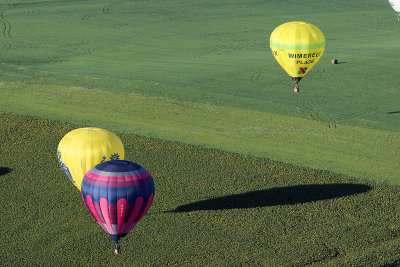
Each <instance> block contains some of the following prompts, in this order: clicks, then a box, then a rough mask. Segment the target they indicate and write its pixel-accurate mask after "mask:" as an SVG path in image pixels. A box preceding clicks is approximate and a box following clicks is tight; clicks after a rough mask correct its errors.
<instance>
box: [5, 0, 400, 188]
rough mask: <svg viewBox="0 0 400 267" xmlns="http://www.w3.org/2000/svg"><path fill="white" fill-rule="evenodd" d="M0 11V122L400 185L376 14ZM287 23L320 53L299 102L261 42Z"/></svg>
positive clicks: (183, 7)
mask: <svg viewBox="0 0 400 267" xmlns="http://www.w3.org/2000/svg"><path fill="white" fill-rule="evenodd" d="M0 6H1V13H0V14H1V16H0V19H1V22H2V23H1V24H0V29H1V30H2V31H1V32H2V34H0V80H1V83H0V88H1V91H2V95H3V97H1V98H0V110H1V111H4V112H14V113H21V114H26V115H34V116H40V117H42V118H52V119H55V120H59V121H64V122H72V123H78V124H80V123H87V124H90V125H94V126H97V127H107V128H110V129H114V130H118V131H124V132H127V133H136V134H139V135H143V136H152V137H156V138H161V139H167V140H173V141H177V142H184V143H187V144H195V145H201V146H205V147H213V148H218V149H223V150H225V151H230V152H237V153H241V154H248V155H253V156H258V157H264V158H269V159H272V160H278V161H283V162H287V163H291V164H295V165H299V166H307V167H312V168H318V169H325V170H330V171H334V172H339V173H345V174H348V175H352V176H359V177H363V178H366V179H375V180H377V181H386V182H388V183H393V184H399V183H400V179H399V178H400V176H399V172H398V171H397V170H398V168H399V166H400V164H399V162H400V155H399V153H398V149H399V143H400V142H399V129H400V128H399V127H400V123H398V122H399V116H400V112H399V111H400V107H399V101H398V99H399V96H400V90H399V89H400V87H399V83H398V73H399V72H400V66H399V64H397V57H396V56H395V55H398V54H399V52H400V46H399V41H400V37H399V36H400V35H399V33H400V27H399V23H397V21H396V20H395V17H394V14H393V10H392V9H391V7H390V6H389V5H388V3H386V1H373V0H368V1H355V2H354V1H353V2H351V3H350V2H348V1H344V0H335V1H334V0H324V1H321V0H307V1H302V2H298V1H268V2H263V1H259V0H251V1H246V2H245V3H243V1H218V2H215V1H189V0H187V1H178V2H174V1H146V2H142V1H21V2H20V3H19V2H16V1H12V2H10V1H1V5H0ZM365 6H368V10H365V8H364V7H365ZM294 10H295V12H294ZM292 20H304V21H307V22H310V23H313V24H315V25H317V26H318V27H319V28H320V29H321V30H322V32H323V33H324V34H325V38H326V43H327V45H326V50H325V53H324V55H323V57H322V59H321V60H320V62H318V64H317V65H316V66H315V67H314V69H313V70H311V71H310V73H309V74H308V75H307V76H306V77H305V78H304V79H303V80H302V81H301V83H300V90H301V91H300V93H299V94H294V93H293V85H292V82H291V80H290V78H289V77H288V76H287V75H286V73H285V72H284V71H283V70H282V69H281V67H280V66H279V65H278V63H277V62H275V60H274V58H273V57H272V56H271V54H270V52H269V43H268V42H269V35H270V33H271V32H272V30H273V29H274V28H275V27H276V26H278V25H280V24H281V23H284V22H287V21H292ZM1 27H2V28H1ZM331 58H337V59H338V60H339V63H340V64H338V65H332V64H331V63H330V60H331Z"/></svg>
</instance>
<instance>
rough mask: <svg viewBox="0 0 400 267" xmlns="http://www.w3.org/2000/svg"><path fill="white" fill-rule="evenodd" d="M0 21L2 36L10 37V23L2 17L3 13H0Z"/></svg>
mask: <svg viewBox="0 0 400 267" xmlns="http://www.w3.org/2000/svg"><path fill="white" fill-rule="evenodd" d="M0 21H1V23H2V25H3V30H2V34H3V37H4V38H6V39H11V23H10V22H9V21H8V20H6V19H5V18H4V14H0Z"/></svg>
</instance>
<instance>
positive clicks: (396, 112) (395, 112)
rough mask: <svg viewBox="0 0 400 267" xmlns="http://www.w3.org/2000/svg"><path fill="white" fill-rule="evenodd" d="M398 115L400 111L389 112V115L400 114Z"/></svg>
mask: <svg viewBox="0 0 400 267" xmlns="http://www.w3.org/2000/svg"><path fill="white" fill-rule="evenodd" d="M398 113H400V110H397V111H390V112H388V113H387V114H398Z"/></svg>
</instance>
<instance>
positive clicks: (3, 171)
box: [0, 167, 12, 176]
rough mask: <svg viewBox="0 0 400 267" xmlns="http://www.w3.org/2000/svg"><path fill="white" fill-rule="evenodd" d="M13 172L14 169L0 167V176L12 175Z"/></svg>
mask: <svg viewBox="0 0 400 267" xmlns="http://www.w3.org/2000/svg"><path fill="white" fill-rule="evenodd" d="M11 171H12V169H10V168H7V167H0V176H1V175H6V174H8V173H10V172H11Z"/></svg>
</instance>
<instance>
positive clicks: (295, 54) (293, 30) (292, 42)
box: [270, 21, 325, 92]
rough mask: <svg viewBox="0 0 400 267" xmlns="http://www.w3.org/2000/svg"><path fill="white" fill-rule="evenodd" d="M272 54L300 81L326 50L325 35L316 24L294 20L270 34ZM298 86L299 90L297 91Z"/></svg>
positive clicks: (290, 74) (295, 80) (291, 75)
mask: <svg viewBox="0 0 400 267" xmlns="http://www.w3.org/2000/svg"><path fill="white" fill-rule="evenodd" d="M270 47H271V51H272V55H273V56H274V57H275V59H276V60H277V61H278V63H279V65H281V67H282V68H283V69H284V70H285V71H286V72H287V74H289V76H290V77H292V79H293V81H294V82H295V92H298V84H297V83H298V82H299V81H300V80H301V78H302V77H304V76H305V75H306V74H307V73H308V72H309V71H310V70H311V69H312V67H314V65H315V64H316V63H317V62H318V60H319V59H320V58H321V56H322V54H323V53H324V50H325V37H324V35H323V34H322V32H321V31H320V29H318V28H317V27H316V26H314V25H312V24H310V23H306V22H301V21H293V22H287V23H284V24H282V25H280V26H278V27H276V28H275V30H274V31H273V32H272V33H271V36H270ZM296 88H297V91H296Z"/></svg>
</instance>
